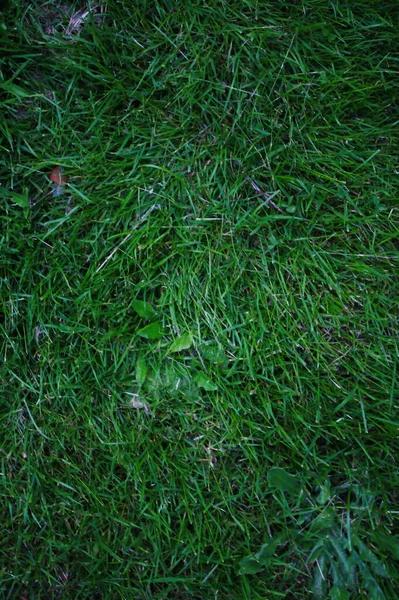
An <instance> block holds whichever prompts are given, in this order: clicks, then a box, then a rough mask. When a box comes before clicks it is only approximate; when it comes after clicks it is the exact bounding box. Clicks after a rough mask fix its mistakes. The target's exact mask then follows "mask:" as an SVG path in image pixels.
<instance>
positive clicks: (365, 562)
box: [240, 467, 399, 600]
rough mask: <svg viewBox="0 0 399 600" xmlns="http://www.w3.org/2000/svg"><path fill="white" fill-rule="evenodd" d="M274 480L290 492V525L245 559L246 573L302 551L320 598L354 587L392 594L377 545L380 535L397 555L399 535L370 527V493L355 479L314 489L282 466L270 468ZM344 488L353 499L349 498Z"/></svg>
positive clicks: (343, 598) (343, 597)
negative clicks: (344, 499)
mask: <svg viewBox="0 0 399 600" xmlns="http://www.w3.org/2000/svg"><path fill="white" fill-rule="evenodd" d="M268 483H269V486H270V487H271V488H272V489H274V491H275V492H278V493H280V494H282V495H283V496H284V497H285V496H286V495H288V496H289V498H290V501H289V503H288V505H286V508H287V509H291V510H290V511H289V514H287V517H288V518H287V521H288V522H289V525H287V528H286V530H285V531H282V532H279V533H278V534H276V535H274V536H273V537H272V538H271V539H270V540H269V541H268V542H266V543H265V544H263V546H262V547H261V548H260V550H259V551H258V552H256V553H255V554H253V555H251V556H248V557H246V558H244V559H243V560H242V561H241V564H240V573H241V574H242V575H254V574H257V573H261V572H263V571H265V570H267V569H273V565H275V564H276V563H277V562H279V560H280V557H279V555H280V554H281V552H282V551H283V550H285V553H284V555H285V560H286V561H287V563H288V564H289V563H290V561H291V563H292V562H293V561H294V559H295V556H294V555H296V557H298V555H299V556H301V558H302V561H303V562H304V564H305V566H306V568H307V571H308V574H309V580H310V579H312V582H311V583H309V587H310V589H311V591H312V594H313V596H314V597H315V598H317V599H320V600H321V599H322V598H327V597H329V598H331V600H348V599H349V597H350V595H351V594H352V593H356V594H359V593H361V592H364V593H367V597H368V598H371V599H372V600H384V599H385V598H386V596H385V594H384V592H383V590H382V589H381V586H380V583H379V581H380V580H381V579H386V578H389V572H388V570H387V568H386V565H385V563H384V561H383V560H381V558H380V557H379V556H378V555H377V552H376V549H375V545H376V542H377V548H378V540H380V541H381V542H382V544H381V545H382V546H383V547H384V548H385V549H386V548H388V549H389V550H390V553H391V554H393V555H394V556H395V554H396V555H397V553H398V548H399V540H397V539H396V538H392V537H390V536H387V535H386V534H384V533H382V532H381V531H379V530H377V531H375V532H372V533H371V535H369V534H367V532H366V531H365V528H364V523H363V515H364V512H365V511H366V510H367V508H368V503H369V502H370V493H364V491H363V490H361V489H359V487H358V486H351V485H345V486H337V487H335V488H331V486H330V483H329V481H328V480H327V481H325V482H324V484H323V485H322V486H320V485H319V486H318V487H317V486H316V491H314V492H313V493H309V492H308V491H307V490H306V488H305V486H303V485H302V484H301V482H300V480H299V479H298V478H297V477H295V476H293V475H291V474H290V473H288V472H287V471H285V470H284V469H282V468H279V467H274V468H272V469H271V470H270V471H269V472H268ZM343 494H344V495H346V496H348V497H350V498H351V500H350V501H349V502H347V503H343V502H342V495H343ZM284 499H285V498H284ZM294 503H295V505H294ZM288 544H290V545H291V546H292V548H293V551H292V552H291V553H289V552H288V553H287V551H286V547H287V545H288ZM373 544H374V545H373Z"/></svg>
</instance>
